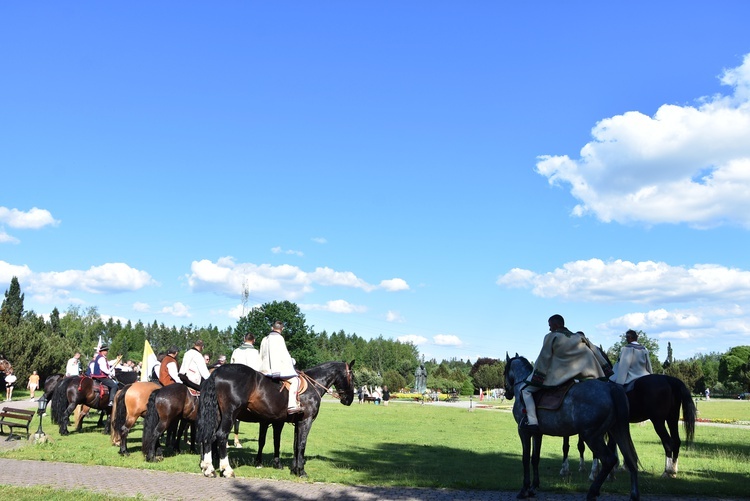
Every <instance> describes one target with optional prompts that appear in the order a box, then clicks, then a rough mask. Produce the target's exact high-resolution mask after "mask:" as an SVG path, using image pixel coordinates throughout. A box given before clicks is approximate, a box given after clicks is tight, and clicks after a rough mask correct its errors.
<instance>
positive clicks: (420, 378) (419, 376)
mask: <svg viewBox="0 0 750 501" xmlns="http://www.w3.org/2000/svg"><path fill="white" fill-rule="evenodd" d="M426 389H427V369H425V368H424V362H422V363H421V364H419V367H417V370H416V371H415V372H414V391H415V392H417V393H424V391H425V390H426Z"/></svg>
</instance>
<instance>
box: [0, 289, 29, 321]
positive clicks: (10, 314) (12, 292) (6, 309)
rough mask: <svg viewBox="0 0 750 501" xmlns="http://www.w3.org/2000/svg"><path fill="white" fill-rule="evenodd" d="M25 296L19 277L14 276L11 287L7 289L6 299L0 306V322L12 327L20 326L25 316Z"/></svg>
mask: <svg viewBox="0 0 750 501" xmlns="http://www.w3.org/2000/svg"><path fill="white" fill-rule="evenodd" d="M23 298H24V294H21V285H20V284H19V283H18V277H13V278H12V279H11V281H10V289H8V290H6V291H5V299H3V305H2V308H0V322H2V323H4V324H5V325H8V326H10V327H18V325H19V324H20V323H21V318H22V317H23Z"/></svg>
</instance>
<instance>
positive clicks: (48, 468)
mask: <svg viewBox="0 0 750 501" xmlns="http://www.w3.org/2000/svg"><path fill="white" fill-rule="evenodd" d="M6 405H8V404H6ZM12 405H13V406H14V407H25V408H36V405H37V404H36V402H30V401H28V400H26V401H15V402H13V403H12ZM0 440H2V442H0V450H1V449H2V448H5V447H9V446H11V447H13V446H21V445H23V444H25V443H26V441H25V440H23V441H22V440H14V441H11V442H5V441H4V438H3V439H0ZM30 471H31V472H37V473H36V474H34V475H28V474H25V473H24V472H30ZM3 485H14V486H22V487H28V486H51V487H54V488H59V489H81V488H85V489H86V490H88V491H93V492H98V493H107V494H110V495H112V496H117V497H135V496H141V497H143V498H145V499H158V500H162V499H163V500H194V499H195V500H198V499H201V500H205V499H216V498H224V499H253V500H258V501H265V500H268V501H272V500H273V501H276V500H279V499H284V500H285V501H295V500H304V501H328V500H333V501H389V500H393V501H423V500H424V501H490V500H492V501H513V500H515V499H516V492H504V491H457V490H446V489H410V488H393V487H371V486H346V485H339V484H324V483H308V482H292V481H281V480H267V479H249V478H232V479H224V478H205V477H204V476H203V475H202V474H200V473H169V472H162V471H153V470H139V469H132V468H119V467H113V466H91V465H78V464H72V463H56V462H49V461H28V460H17V459H2V458H0V491H2V487H1V486H3ZM605 489H606V486H605ZM165 491H167V492H169V494H165V493H164V492H165ZM583 497H584V494H583V493H578V494H545V493H544V492H539V493H537V497H536V500H538V501H545V500H555V501H573V500H576V501H578V500H580V499H582V498H583ZM599 499H600V500H601V501H624V500H626V499H627V496H624V495H619V496H613V495H607V494H604V495H602V496H600V497H599ZM648 499H649V500H650V501H677V500H678V499H679V500H681V501H691V500H687V499H686V498H684V497H682V498H676V497H665V496H659V497H651V496H648ZM692 501H725V500H724V499H722V498H696V499H695V500H692Z"/></svg>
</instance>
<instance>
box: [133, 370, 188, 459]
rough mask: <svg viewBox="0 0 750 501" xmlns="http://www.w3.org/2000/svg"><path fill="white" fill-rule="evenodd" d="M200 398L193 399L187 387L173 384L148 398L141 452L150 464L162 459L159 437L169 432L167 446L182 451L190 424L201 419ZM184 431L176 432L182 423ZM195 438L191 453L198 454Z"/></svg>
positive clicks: (181, 428)
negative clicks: (187, 426)
mask: <svg viewBox="0 0 750 501" xmlns="http://www.w3.org/2000/svg"><path fill="white" fill-rule="evenodd" d="M198 409H199V403H198V397H196V396H193V394H192V393H191V392H190V389H189V388H188V387H187V386H185V385H184V384H179V383H175V384H170V385H169V386H165V387H163V388H159V389H157V390H156V391H154V392H152V393H151V395H149V397H148V404H147V405H146V414H145V416H144V417H143V442H142V444H141V450H142V451H143V454H144V455H145V456H146V461H149V462H151V461H154V460H156V458H157V457H158V456H161V454H160V452H161V451H160V450H159V448H160V447H159V436H160V435H161V434H162V433H163V432H164V431H165V430H167V429H169V430H170V431H169V432H168V433H167V444H170V445H171V446H172V448H173V450H175V451H177V452H179V450H180V447H179V446H180V443H179V442H180V437H181V436H182V433H183V432H184V427H185V426H186V425H187V422H188V421H190V422H195V421H196V419H197V418H198ZM180 419H181V421H179V424H180V430H179V432H178V433H175V428H176V427H177V424H178V420H180ZM193 429H195V427H193ZM195 443H196V442H195V437H194V436H193V437H192V440H191V441H190V451H191V452H195Z"/></svg>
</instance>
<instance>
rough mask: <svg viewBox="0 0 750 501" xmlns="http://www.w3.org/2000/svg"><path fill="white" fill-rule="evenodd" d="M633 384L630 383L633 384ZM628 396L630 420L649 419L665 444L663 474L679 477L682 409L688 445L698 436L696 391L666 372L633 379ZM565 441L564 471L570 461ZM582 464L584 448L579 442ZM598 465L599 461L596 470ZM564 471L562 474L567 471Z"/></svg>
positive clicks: (633, 421) (663, 444)
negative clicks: (693, 393) (692, 391)
mask: <svg viewBox="0 0 750 501" xmlns="http://www.w3.org/2000/svg"><path fill="white" fill-rule="evenodd" d="M629 386H630V385H628V387H629ZM628 390H629V391H628V392H627V396H628V403H629V405H630V422H631V423H641V422H643V421H646V420H649V421H651V423H652V424H653V425H654V430H655V431H656V434H657V435H659V438H660V439H661V443H662V447H664V455H665V462H664V472H663V473H662V475H661V476H662V477H671V478H674V477H676V476H677V470H678V467H677V460H678V458H679V457H680V447H681V446H682V440H681V439H680V408H682V422H683V426H684V429H685V444H686V445H690V444H691V443H692V441H693V437H694V436H695V420H696V414H697V413H696V409H695V403H694V402H693V397H692V394H691V393H690V390H689V389H688V387H687V386H685V383H683V382H682V380H681V379H679V378H676V377H673V376H667V375H665V374H649V375H648V376H643V377H640V378H638V379H636V380H635V381H633V387H632V389H630V388H628ZM565 446H566V442H563V470H565V464H566V463H565V462H566V460H567V452H566V450H565ZM578 451H579V453H580V456H581V459H580V462H581V465H582V464H583V453H584V448H583V445H582V444H581V443H580V439H579V444H578ZM595 468H596V462H595V464H594V466H593V467H592V472H593V471H594V470H595ZM563 470H561V471H560V474H561V475H562V474H563Z"/></svg>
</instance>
